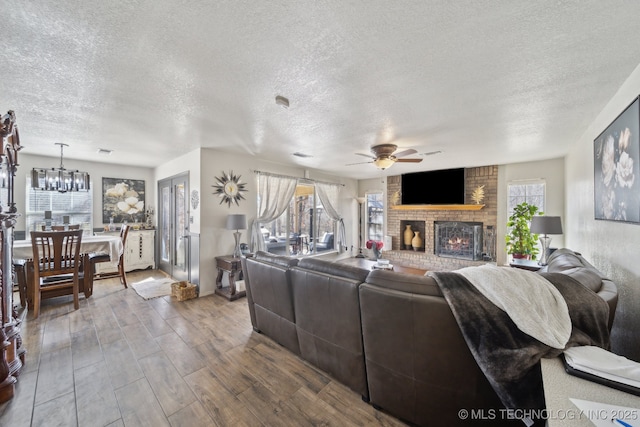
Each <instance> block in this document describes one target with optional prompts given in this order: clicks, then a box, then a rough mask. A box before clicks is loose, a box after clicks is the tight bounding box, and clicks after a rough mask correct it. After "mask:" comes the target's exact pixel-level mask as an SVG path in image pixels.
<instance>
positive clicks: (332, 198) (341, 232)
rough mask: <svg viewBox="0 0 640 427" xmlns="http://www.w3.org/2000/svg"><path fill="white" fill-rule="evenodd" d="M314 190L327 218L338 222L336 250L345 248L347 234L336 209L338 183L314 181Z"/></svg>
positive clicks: (338, 191) (340, 250)
mask: <svg viewBox="0 0 640 427" xmlns="http://www.w3.org/2000/svg"><path fill="white" fill-rule="evenodd" d="M316 192H317V193H318V197H319V198H320V202H322V206H323V207H324V211H325V212H326V213H327V215H329V218H331V219H332V220H334V221H336V222H337V223H338V235H337V236H336V237H337V238H336V246H337V249H338V252H343V250H346V244H347V243H346V242H347V234H346V232H345V229H344V220H343V219H342V217H341V216H340V214H339V213H338V211H337V210H336V206H338V194H339V193H340V185H339V184H328V183H324V182H316Z"/></svg>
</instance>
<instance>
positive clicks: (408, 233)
mask: <svg viewBox="0 0 640 427" xmlns="http://www.w3.org/2000/svg"><path fill="white" fill-rule="evenodd" d="M412 239H413V230H411V224H407V225H406V228H405V229H404V248H405V249H411V240H412Z"/></svg>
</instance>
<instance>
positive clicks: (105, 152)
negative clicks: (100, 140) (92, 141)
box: [98, 148, 113, 155]
mask: <svg viewBox="0 0 640 427" xmlns="http://www.w3.org/2000/svg"><path fill="white" fill-rule="evenodd" d="M112 152H113V150H107V149H106V148H98V154H105V155H109V154H111V153H112Z"/></svg>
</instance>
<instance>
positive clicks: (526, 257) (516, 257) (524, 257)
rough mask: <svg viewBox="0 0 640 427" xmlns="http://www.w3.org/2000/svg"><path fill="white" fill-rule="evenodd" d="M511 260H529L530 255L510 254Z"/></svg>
mask: <svg viewBox="0 0 640 427" xmlns="http://www.w3.org/2000/svg"><path fill="white" fill-rule="evenodd" d="M511 256H512V257H513V259H531V255H529V254H511Z"/></svg>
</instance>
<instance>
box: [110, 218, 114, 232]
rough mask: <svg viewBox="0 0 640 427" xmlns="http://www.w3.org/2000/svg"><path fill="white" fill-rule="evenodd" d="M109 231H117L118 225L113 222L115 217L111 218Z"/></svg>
mask: <svg viewBox="0 0 640 427" xmlns="http://www.w3.org/2000/svg"><path fill="white" fill-rule="evenodd" d="M109 231H116V225H115V224H114V223H113V218H109Z"/></svg>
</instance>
